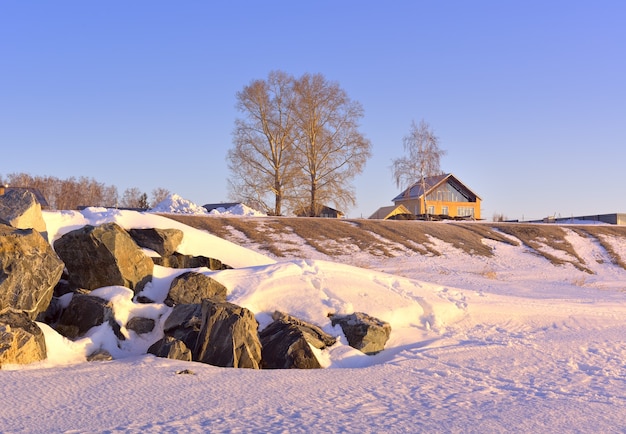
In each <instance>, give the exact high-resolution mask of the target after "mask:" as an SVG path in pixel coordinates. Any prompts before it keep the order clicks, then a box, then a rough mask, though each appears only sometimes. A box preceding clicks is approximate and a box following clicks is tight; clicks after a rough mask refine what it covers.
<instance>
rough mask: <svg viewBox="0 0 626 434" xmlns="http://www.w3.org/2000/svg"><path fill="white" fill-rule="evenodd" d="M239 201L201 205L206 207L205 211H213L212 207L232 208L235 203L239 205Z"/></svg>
mask: <svg viewBox="0 0 626 434" xmlns="http://www.w3.org/2000/svg"><path fill="white" fill-rule="evenodd" d="M240 203H241V202H222V203H207V204H206V205H202V207H203V208H204V209H206V210H207V211H213V210H214V209H218V208H224V209H228V208H232V207H234V206H236V205H239V204H240Z"/></svg>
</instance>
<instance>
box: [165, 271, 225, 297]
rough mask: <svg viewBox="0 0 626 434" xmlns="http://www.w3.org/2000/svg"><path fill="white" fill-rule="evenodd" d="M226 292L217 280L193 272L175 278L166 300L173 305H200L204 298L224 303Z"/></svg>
mask: <svg viewBox="0 0 626 434" xmlns="http://www.w3.org/2000/svg"><path fill="white" fill-rule="evenodd" d="M227 292H228V290H227V289H226V287H225V286H224V285H222V284H221V283H219V282H218V281H217V280H215V279H213V278H211V277H209V276H206V275H204V274H202V273H197V272H195V271H187V272H186V273H183V274H181V275H179V276H176V277H175V278H174V280H172V283H171V285H170V290H169V293H168V295H167V298H168V299H169V300H170V301H171V302H172V303H174V304H193V303H202V300H203V299H205V298H210V299H211V300H215V301H226V293H227Z"/></svg>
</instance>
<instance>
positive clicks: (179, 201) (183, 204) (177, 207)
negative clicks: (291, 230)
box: [149, 193, 267, 217]
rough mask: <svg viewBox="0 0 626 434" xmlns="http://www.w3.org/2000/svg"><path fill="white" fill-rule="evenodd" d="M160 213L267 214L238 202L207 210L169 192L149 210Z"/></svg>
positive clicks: (251, 215)
mask: <svg viewBox="0 0 626 434" xmlns="http://www.w3.org/2000/svg"><path fill="white" fill-rule="evenodd" d="M149 211H150V212H153V213H160V214H193V215H211V216H227V217H263V216H267V214H265V213H263V212H261V211H257V210H255V209H252V208H250V207H249V206H247V205H245V204H243V203H238V204H236V205H233V206H230V207H227V208H226V207H219V208H216V209H213V210H211V211H207V210H206V209H205V208H204V207H203V206H200V205H197V204H195V203H193V202H192V201H190V200H187V199H184V198H182V197H180V196H179V195H177V194H175V193H174V194H170V195H168V196H167V197H166V198H165V199H163V200H162V201H161V202H159V203H158V204H157V205H155V206H154V207H153V208H151V209H150V210H149Z"/></svg>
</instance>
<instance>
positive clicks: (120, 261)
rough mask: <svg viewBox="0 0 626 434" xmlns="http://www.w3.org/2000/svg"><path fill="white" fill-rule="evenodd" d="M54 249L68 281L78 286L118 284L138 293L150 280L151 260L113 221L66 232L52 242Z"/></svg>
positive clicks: (94, 286)
mask: <svg viewBox="0 0 626 434" xmlns="http://www.w3.org/2000/svg"><path fill="white" fill-rule="evenodd" d="M54 249H55V250H56V252H57V253H58V255H59V257H61V259H62V260H63V262H65V266H66V267H67V270H68V272H69V279H70V283H72V284H74V285H76V286H78V287H80V288H85V289H89V290H94V289H97V288H101V287H103V286H113V285H120V286H125V287H127V288H130V289H132V290H134V291H135V293H138V292H140V291H141V289H143V287H144V286H145V284H146V283H148V282H150V281H151V280H152V270H153V268H154V264H153V262H152V259H150V258H149V257H148V256H147V255H146V254H144V252H143V251H142V250H141V248H140V247H139V246H138V245H137V244H136V243H135V242H134V241H133V239H132V238H131V237H130V235H128V233H127V232H126V231H125V230H124V229H122V228H121V227H120V226H119V225H117V224H116V223H105V224H103V225H100V226H97V227H94V226H90V225H87V226H84V227H83V228H81V229H77V230H74V231H72V232H69V233H67V234H65V235H63V236H62V237H61V238H59V239H58V240H56V241H55V242H54Z"/></svg>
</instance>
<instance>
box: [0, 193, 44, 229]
mask: <svg viewBox="0 0 626 434" xmlns="http://www.w3.org/2000/svg"><path fill="white" fill-rule="evenodd" d="M0 219H2V220H4V221H6V222H8V224H9V225H10V226H13V227H14V228H17V229H35V230H36V231H37V232H39V233H41V234H42V236H43V237H44V238H46V240H47V239H48V235H47V232H46V231H47V229H46V222H44V220H43V215H42V213H41V205H40V204H39V202H37V198H36V197H35V195H34V194H33V193H31V192H30V191H28V190H9V191H7V192H6V193H5V194H3V195H1V196H0Z"/></svg>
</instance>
